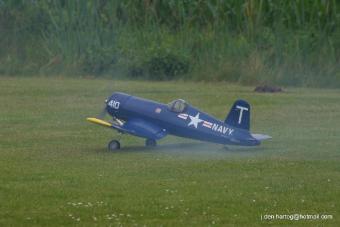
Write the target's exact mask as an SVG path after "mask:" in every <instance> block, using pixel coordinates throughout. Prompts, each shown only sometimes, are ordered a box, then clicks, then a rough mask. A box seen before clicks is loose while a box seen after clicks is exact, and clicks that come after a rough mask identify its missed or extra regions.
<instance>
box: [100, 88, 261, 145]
mask: <svg viewBox="0 0 340 227" xmlns="http://www.w3.org/2000/svg"><path fill="white" fill-rule="evenodd" d="M106 109H107V111H108V113H109V114H110V115H111V116H113V117H115V118H118V119H121V120H123V121H126V122H129V121H130V120H131V119H134V120H136V119H139V120H140V121H141V122H148V124H151V125H154V127H159V128H160V129H162V130H163V131H164V133H167V134H172V135H175V136H180V137H185V138H191V139H196V140H201V141H207V142H213V143H219V144H232V145H246V146H254V145H258V144H259V143H260V142H259V141H258V140H256V139H254V138H253V137H252V136H251V134H250V132H249V131H248V130H244V129H240V128H236V127H232V126H230V125H227V124H225V123H224V122H222V121H220V120H218V119H216V118H214V117H212V116H210V115H208V114H206V113H204V112H202V111H200V110H198V109H197V108H195V107H193V106H191V105H189V104H188V105H187V106H186V108H185V110H183V111H181V112H174V111H172V110H171V109H170V108H169V106H168V105H166V104H163V103H158V102H155V101H151V100H147V99H143V98H139V97H136V96H131V95H128V94H125V93H118V92H116V93H113V94H112V96H110V97H109V99H108V100H107V107H106ZM137 136H141V135H138V134H137ZM141 137H144V136H141Z"/></svg>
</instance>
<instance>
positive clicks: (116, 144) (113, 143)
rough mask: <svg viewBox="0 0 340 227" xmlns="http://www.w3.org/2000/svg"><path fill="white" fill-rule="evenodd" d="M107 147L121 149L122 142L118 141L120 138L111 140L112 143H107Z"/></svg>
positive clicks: (113, 149) (111, 149) (112, 149)
mask: <svg viewBox="0 0 340 227" xmlns="http://www.w3.org/2000/svg"><path fill="white" fill-rule="evenodd" d="M107 148H108V149H109V150H110V151H115V150H119V149H120V143H119V142H118V140H111V141H110V143H109V144H108V145H107Z"/></svg>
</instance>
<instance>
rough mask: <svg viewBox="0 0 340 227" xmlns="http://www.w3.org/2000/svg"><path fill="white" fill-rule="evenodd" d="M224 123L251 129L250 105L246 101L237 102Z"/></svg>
mask: <svg viewBox="0 0 340 227" xmlns="http://www.w3.org/2000/svg"><path fill="white" fill-rule="evenodd" d="M224 123H226V124H228V125H230V126H233V127H236V128H241V129H246V130H249V128H250V105H249V103H247V102H246V101H244V100H236V102H235V103H234V105H233V106H232V107H231V110H230V112H229V114H228V116H227V118H226V119H225V121H224Z"/></svg>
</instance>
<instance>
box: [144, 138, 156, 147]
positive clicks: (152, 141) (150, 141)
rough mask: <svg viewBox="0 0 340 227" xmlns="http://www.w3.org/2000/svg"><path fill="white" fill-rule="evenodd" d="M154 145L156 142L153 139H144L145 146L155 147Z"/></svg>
mask: <svg viewBox="0 0 340 227" xmlns="http://www.w3.org/2000/svg"><path fill="white" fill-rule="evenodd" d="M156 145H157V142H156V140H154V139H146V140H145V146H146V147H155V146H156Z"/></svg>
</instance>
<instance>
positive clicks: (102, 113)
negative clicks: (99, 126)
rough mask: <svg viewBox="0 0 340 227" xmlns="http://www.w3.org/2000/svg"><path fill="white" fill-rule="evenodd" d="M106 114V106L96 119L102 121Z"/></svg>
mask: <svg viewBox="0 0 340 227" xmlns="http://www.w3.org/2000/svg"><path fill="white" fill-rule="evenodd" d="M106 114H107V110H106V106H105V107H104V109H103V110H102V112H101V113H100V114H99V115H98V117H97V118H98V119H104V118H105V116H106Z"/></svg>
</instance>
